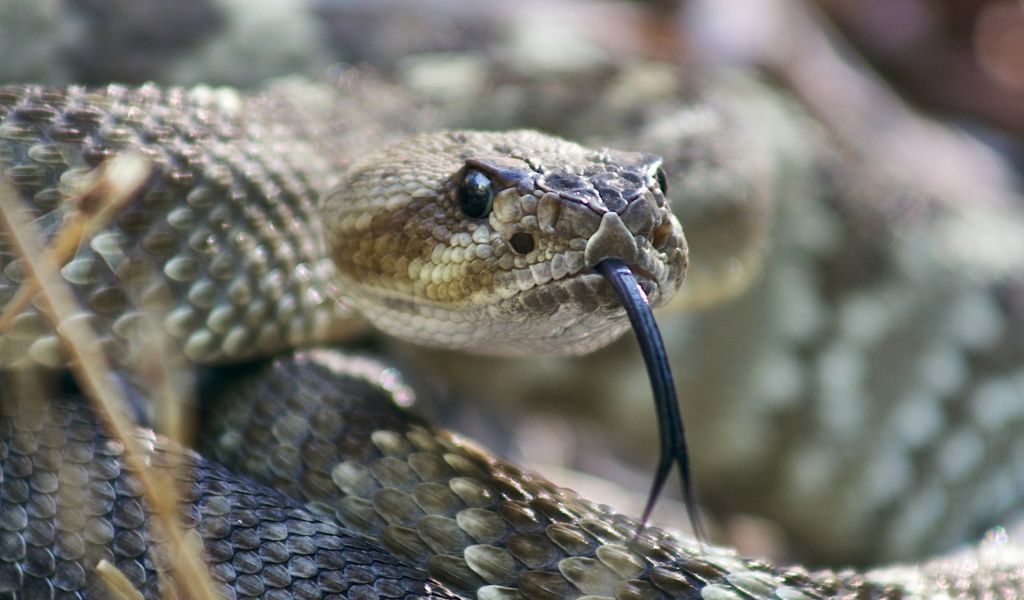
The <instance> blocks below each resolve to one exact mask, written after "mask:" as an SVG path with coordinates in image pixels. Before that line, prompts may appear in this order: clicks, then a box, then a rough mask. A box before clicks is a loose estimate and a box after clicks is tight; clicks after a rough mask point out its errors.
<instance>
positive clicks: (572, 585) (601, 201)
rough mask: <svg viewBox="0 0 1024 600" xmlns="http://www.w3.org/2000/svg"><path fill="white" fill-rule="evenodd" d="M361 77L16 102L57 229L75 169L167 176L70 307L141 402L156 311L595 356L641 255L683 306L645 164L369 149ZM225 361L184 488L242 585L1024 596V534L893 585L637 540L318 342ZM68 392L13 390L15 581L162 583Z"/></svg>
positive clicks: (377, 373) (11, 280)
mask: <svg viewBox="0 0 1024 600" xmlns="http://www.w3.org/2000/svg"><path fill="white" fill-rule="evenodd" d="M358 85H359V84H358V83H353V82H351V81H347V80H346V81H343V82H342V83H339V84H337V85H336V86H334V87H320V86H307V85H299V86H298V88H287V87H284V88H281V89H277V90H271V91H268V92H267V93H266V94H263V95H261V96H258V97H252V98H245V97H241V96H239V95H237V94H235V93H233V92H223V91H211V90H193V91H183V90H166V91H165V90H160V89H158V88H155V87H144V88H140V89H126V88H118V87H112V88H108V89H106V90H103V91H97V92H90V91H85V90H81V89H77V88H70V89H61V90H46V89H40V88H32V87H23V86H16V87H11V88H6V89H4V90H2V91H0V107H2V108H0V110H2V111H3V117H2V121H0V163H2V164H3V165H4V168H5V176H6V179H7V180H8V181H9V182H10V183H12V184H13V185H14V187H15V188H16V189H17V190H18V191H19V193H20V195H21V197H22V198H23V199H24V200H25V201H26V203H27V206H28V209H29V211H30V212H31V213H32V216H33V219H34V224H35V225H36V226H37V227H38V228H39V229H40V231H42V232H43V234H44V235H53V233H54V232H55V231H56V230H57V229H58V227H59V226H60V224H61V222H62V221H63V220H64V219H65V218H66V214H67V213H68V212H69V211H71V210H73V208H74V207H73V206H70V205H69V204H68V202H67V198H69V197H70V196H71V195H72V191H73V190H75V189H77V186H76V178H81V177H85V176H86V173H87V172H89V171H90V170H91V169H92V168H93V167H96V166H98V165H99V164H100V163H101V162H102V161H103V159H104V158H106V157H109V156H110V155H112V154H114V153H116V152H118V151H121V150H123V149H134V150H136V151H139V152H141V153H142V154H143V155H144V156H145V157H147V158H148V159H149V160H150V161H151V162H152V163H153V164H154V165H155V167H156V169H155V172H154V173H153V175H152V176H151V177H150V179H149V180H148V181H147V184H146V186H145V188H144V190H143V191H142V192H140V194H139V196H138V197H137V198H136V199H134V200H132V202H131V203H130V204H129V205H128V206H127V207H126V208H125V209H123V210H122V211H120V212H119V213H118V214H117V215H115V217H114V218H113V221H112V223H111V225H110V226H108V227H107V228H106V229H105V230H103V231H102V232H101V233H100V234H98V235H96V236H94V237H93V238H92V239H91V240H90V241H89V242H88V244H87V246H83V247H82V248H81V249H80V250H79V252H78V254H76V256H75V257H74V258H72V259H71V260H70V261H68V262H67V263H66V265H65V266H64V267H63V268H62V269H61V274H62V276H63V278H64V279H65V280H66V281H68V282H69V283H70V284H71V285H72V287H73V289H74V290H75V293H76V296H77V297H78V299H79V302H80V303H81V305H82V306H83V307H85V313H84V315H85V316H84V317H82V316H76V317H75V318H85V319H87V320H88V321H89V322H90V324H91V325H92V326H93V327H94V328H95V330H96V331H97V332H99V335H100V338H101V348H102V349H103V350H104V352H105V354H107V355H108V356H110V357H112V358H113V359H114V362H115V364H117V365H118V367H119V368H122V369H124V370H125V372H127V373H130V374H131V375H130V378H129V381H128V384H127V387H129V388H130V389H133V390H135V393H136V394H140V393H141V391H142V390H146V389H147V388H148V386H149V382H147V379H146V370H145V359H146V356H145V353H143V352H140V350H139V349H140V348H142V347H143V345H144V344H143V342H144V341H145V338H146V336H147V335H150V333H147V332H149V331H150V330H148V329H147V326H148V325H147V324H148V323H149V321H148V320H149V319H150V318H151V316H150V315H153V314H155V315H157V317H156V321H157V323H158V327H159V328H160V329H161V330H162V331H165V332H166V333H167V334H169V336H170V337H171V338H172V339H174V340H175V341H176V342H177V346H178V347H180V350H181V353H182V354H183V355H184V357H185V358H186V359H187V360H188V361H190V362H194V363H197V364H215V363H222V362H235V361H239V360H242V359H248V358H253V357H258V356H267V355H269V354H272V353H278V352H281V351H283V350H285V349H287V348H291V347H294V346H296V345H303V344H304V345H310V344H314V343H317V342H321V341H323V340H326V339H331V338H332V337H334V336H335V335H337V334H338V333H339V332H340V331H341V330H342V329H344V328H345V323H346V319H345V317H346V316H347V315H346V314H345V312H346V310H347V308H346V307H348V306H349V305H350V303H354V304H356V305H358V306H361V310H362V312H363V314H364V315H365V316H366V317H368V318H369V319H370V320H371V321H374V322H375V323H376V324H377V325H378V326H379V327H381V328H382V329H384V330H386V331H389V332H392V333H395V334H397V335H399V336H402V337H405V338H408V339H412V340H414V341H418V342H421V343H427V344H434V345H442V346H455V347H483V348H484V349H486V350H489V351H491V352H498V353H513V354H514V353H522V352H533V351H537V350H543V351H549V352H550V351H558V352H585V351H588V350H590V349H593V348H596V347H598V346H600V345H603V344H604V343H606V342H607V341H609V340H610V339H612V338H614V337H615V336H617V335H618V334H619V333H621V332H622V330H623V329H625V327H626V324H625V321H624V319H623V318H622V316H621V314H620V309H619V308H618V303H617V300H616V298H615V296H614V295H613V294H612V293H611V290H610V289H609V287H608V286H607V284H606V283H604V281H603V280H602V279H600V278H599V277H598V276H596V275H593V274H592V273H591V271H590V270H591V268H592V267H593V266H594V265H595V264H597V263H598V262H599V261H600V260H601V259H602V258H605V257H607V256H621V257H625V258H627V259H628V261H629V262H630V263H631V264H632V265H633V266H634V268H635V269H636V271H637V272H638V273H639V275H640V281H641V285H642V286H643V288H644V291H645V292H646V293H647V295H648V297H649V298H650V299H651V302H652V303H653V304H658V303H661V302H663V301H665V300H667V299H668V298H669V297H671V295H672V293H674V290H675V287H676V286H677V285H678V283H679V280H680V279H681V277H682V273H683V270H684V268H685V260H686V255H685V242H683V238H682V235H681V233H680V230H679V227H678V223H677V222H676V221H675V219H674V217H672V216H671V213H670V212H669V211H668V209H667V206H666V205H665V202H664V196H663V189H662V186H659V182H658V177H657V167H658V160H657V159H656V157H652V156H650V155H644V154H632V153H619V152H612V151H593V150H587V149H585V148H582V147H580V146H577V145H575V144H571V143H568V142H564V141H562V140H558V139H554V138H550V137H547V136H542V135H540V134H536V133H532V132H511V133H504V134H485V133H477V132H455V133H441V134H427V135H423V136H419V137H414V138H412V139H411V140H410V141H407V142H401V143H400V144H399V145H396V146H386V147H387V148H388V149H386V150H384V151H382V152H380V153H379V154H366V155H363V154H361V153H362V152H363V151H364V149H365V148H367V147H369V146H377V145H379V144H381V143H382V142H383V141H387V140H382V136H380V135H377V134H379V132H374V131H373V130H372V127H361V126H360V125H361V124H360V123H359V122H358V121H359V119H358V118H355V119H354V118H353V114H352V113H351V112H346V111H345V109H344V108H343V107H339V106H338V105H337V104H336V103H335V100H336V99H338V98H339V95H338V92H339V90H341V91H342V94H341V96H340V98H341V100H338V101H339V102H342V103H343V98H344V93H346V92H348V93H352V92H353V86H358ZM381 110H386V109H381ZM339 115H344V116H345V120H344V121H343V120H341V119H339V118H336V117H338V116H339ZM378 116H379V115H378ZM332 117H334V118H332ZM410 120H414V119H410ZM368 121H369V120H368ZM309 123H330V124H335V125H325V126H323V128H320V129H314V128H311V126H310V125H309ZM341 123H346V124H351V127H348V128H346V129H345V130H341V127H340V126H338V125H336V124H341ZM401 129H402V128H401V127H394V128H389V133H388V135H389V136H390V135H395V134H396V133H401ZM384 137H386V136H384ZM356 156H358V157H359V158H354V157H356ZM473 173H475V174H482V175H483V177H484V179H485V180H486V182H487V183H486V184H480V185H487V186H492V187H491V189H490V190H489V191H488V193H486V194H485V196H486V198H487V202H486V204H487V210H486V211H480V212H479V213H478V212H477V211H478V209H479V207H478V206H476V205H474V204H473V203H472V202H469V203H467V202H465V201H464V195H465V194H466V193H467V192H465V187H464V186H465V185H466V182H467V181H469V182H470V184H473V183H474V181H475V180H474V179H473V178H474V177H476V175H472V174H473ZM342 174H344V177H342ZM470 195H472V194H470ZM321 198H322V200H321ZM484 219H486V221H485V220H484ZM4 251H5V252H9V250H8V249H7V248H5V249H4ZM3 261H4V267H5V268H4V269H3V273H4V277H5V279H4V284H5V286H6V289H7V290H8V293H12V292H13V289H14V288H15V287H16V286H17V285H18V284H19V283H20V282H21V279H22V277H23V269H22V268H21V263H19V259H18V258H16V257H14V256H11V255H10V254H6V255H5V256H4V258H3ZM133 282H140V283H141V285H132V283H133ZM2 342H3V347H2V348H0V352H2V361H3V364H4V365H5V366H8V367H10V370H9V371H8V375H7V377H8V378H9V379H11V380H17V379H19V378H20V377H21V375H22V374H23V373H25V372H29V371H32V372H37V371H39V370H40V369H45V368H53V367H59V366H61V365H62V364H63V363H64V361H65V360H66V359H65V358H64V357H63V356H62V354H61V350H60V344H59V341H58V338H57V337H56V336H55V335H54V334H53V333H52V331H51V328H50V327H49V326H48V325H46V323H45V321H44V320H43V318H42V316H41V315H40V314H39V313H38V312H37V311H36V310H35V309H32V308H30V309H27V310H26V311H24V312H23V313H22V314H20V315H18V316H17V317H16V318H15V320H14V322H12V324H11V326H10V328H9V329H8V330H7V332H6V333H5V334H4V336H3V338H2ZM231 374H232V375H233V378H234V379H236V380H237V381H236V384H235V385H232V386H226V389H225V390H224V391H222V392H213V393H211V396H217V397H220V400H219V401H218V402H217V403H216V405H217V406H218V407H219V408H216V409H215V410H216V412H217V414H219V415H221V416H220V417H219V418H217V419H214V420H213V421H212V422H213V423H214V424H213V425H211V426H209V427H206V428H204V429H205V431H204V433H203V436H204V439H205V441H203V442H202V445H204V446H206V447H207V448H208V449H209V451H210V452H211V453H213V455H214V456H216V458H218V459H219V460H223V461H224V462H226V463H227V464H229V465H230V466H231V468H232V469H234V470H236V471H237V473H240V474H233V473H228V472H226V471H225V470H224V469H223V468H221V467H219V466H217V465H214V464H212V463H210V462H207V460H206V459H204V458H200V457H198V456H196V455H191V454H188V455H187V458H186V460H187V462H188V464H190V465H192V468H191V469H186V470H185V471H183V472H179V474H178V477H179V478H181V479H183V480H184V483H185V484H186V486H185V487H186V490H185V492H184V494H183V498H182V503H183V504H182V513H183V514H184V523H185V525H186V526H187V527H191V528H194V530H195V531H196V532H198V534H199V535H200V537H201V538H202V540H203V543H204V546H203V547H204V552H203V556H204V559H205V560H206V561H207V562H208V563H209V564H210V572H211V575H212V577H213V579H214V581H216V582H218V583H219V584H221V586H222V587H221V589H222V591H223V592H224V593H225V594H227V595H229V596H235V597H248V596H268V597H318V596H321V595H323V596H332V595H336V596H338V597H350V598H357V597H358V598H365V597H424V596H437V597H448V596H449V595H451V594H463V595H470V596H472V595H473V594H474V593H475V594H476V596H477V597H479V598H514V597H523V598H562V597H580V596H587V597H615V598H665V597H696V596H697V595H700V596H701V597H704V598H742V597H757V598H761V597H781V598H803V597H808V598H815V597H831V596H839V595H853V596H860V597H876V596H891V597H898V596H903V595H922V596H923V595H930V594H933V593H949V594H950V595H956V594H960V593H984V592H985V591H1012V590H1017V592H1018V593H1019V592H1020V590H1021V581H1020V579H1019V565H1020V564H1021V562H1020V561H1019V560H1017V559H1019V557H1016V558H1015V557H1013V556H1010V549H1009V548H1001V550H1005V552H1000V553H995V554H992V553H986V552H985V551H984V550H981V551H979V552H978V553H976V554H973V555H971V556H970V557H968V558H967V559H964V560H961V561H956V562H943V561H938V562H935V563H928V564H925V565H922V566H918V567H914V568H909V569H906V570H903V571H897V572H892V573H875V574H869V575H859V574H834V573H814V574H810V573H807V572H806V571H804V570H801V569H777V568H774V567H771V566H769V565H765V564H762V563H759V562H757V561H751V560H745V559H740V558H737V557H736V556H735V555H733V554H732V553H731V552H729V551H727V550H724V549H717V548H710V547H698V546H697V545H695V544H692V543H688V542H685V541H681V540H679V539H677V538H675V537H673V536H671V535H669V534H667V533H664V532H662V531H660V530H657V529H655V528H648V529H645V530H644V531H642V532H641V533H640V534H639V535H637V536H636V537H634V535H635V532H636V531H637V527H638V523H637V522H636V521H635V520H633V519H629V518H626V517H623V516H621V515H617V514H615V513H614V512H613V511H612V510H611V509H609V508H607V507H604V506H601V505H597V504H595V503H592V502H589V501H586V500H582V499H580V498H578V497H576V496H575V495H574V494H573V493H572V492H570V491H568V490H564V489H561V488H558V487H556V486H553V485H552V484H550V483H548V482H546V481H544V480H542V479H540V478H539V477H537V476H535V475H532V474H528V473H523V472H522V471H520V470H519V469H517V468H516V467H514V466H512V465H510V464H507V463H505V462H504V461H501V460H499V459H496V458H494V457H491V456H489V455H487V454H486V453H484V452H482V451H480V450H479V449H477V448H475V447H474V446H472V445H471V444H469V443H467V442H465V441H463V440H461V439H460V438H458V437H457V436H453V435H451V434H448V433H446V432H444V431H440V430H437V429H434V428H432V427H431V426H429V425H427V424H424V423H421V422H418V421H416V420H414V419H411V418H410V417H408V416H406V415H405V414H404V413H402V412H401V411H399V410H398V409H396V408H394V406H393V405H392V404H390V403H388V396H389V395H392V396H394V395H396V394H398V393H399V392H400V391H401V389H402V388H401V386H400V385H398V384H397V383H396V382H395V381H394V380H393V376H392V375H390V374H389V372H388V371H387V370H386V369H383V368H382V367H380V366H379V365H376V363H372V362H367V361H365V360H362V361H361V360H358V359H352V358H350V357H346V356H343V355H339V354H336V353H332V352H328V351H312V352H304V353H299V354H295V355H292V356H290V357H288V358H282V359H280V360H278V361H277V362H274V363H272V364H268V365H262V366H258V367H255V368H253V369H252V370H250V371H244V372H232V373H231ZM12 385H13V383H12ZM56 387H57V385H56V383H55V381H54V379H53V378H49V377H47V378H44V379H43V383H42V384H40V385H39V386H38V387H35V388H33V387H19V388H18V390H19V391H18V392H17V393H16V394H12V396H13V397H12V398H11V399H12V400H15V401H14V402H5V403H4V413H3V416H2V420H0V435H2V437H0V440H2V443H0V449H2V451H3V454H2V455H0V460H2V463H0V465H2V472H3V480H2V482H0V483H2V485H3V489H2V496H0V503H2V504H0V593H11V592H13V593H14V595H15V596H20V595H23V596H24V597H52V596H63V595H76V594H79V595H84V596H95V597H102V596H104V595H105V588H103V587H102V585H103V584H102V583H101V582H99V581H98V580H97V578H96V576H95V575H94V574H93V571H92V569H93V566H94V565H95V564H96V563H97V562H98V561H99V560H100V559H101V558H106V559H107V560H108V561H109V562H111V563H113V564H114V565H115V566H117V567H118V568H119V569H120V570H121V572H122V573H124V574H125V576H126V577H127V578H128V579H129V581H130V582H131V583H132V584H133V585H134V586H135V587H136V588H137V589H139V590H140V591H142V593H143V594H144V595H145V596H147V597H156V596H158V595H159V593H160V583H159V582H158V577H157V571H159V570H161V569H164V568H166V565H167V562H166V561H167V557H166V556H164V555H162V554H161V552H160V550H159V547H160V542H159V541H158V539H159V536H158V535H156V534H155V533H154V531H153V528H152V526H151V525H152V523H151V522H150V521H149V520H147V518H146V513H147V509H146V508H145V505H144V503H143V502H142V501H141V500H140V498H139V491H138V484H137V481H136V480H135V479H134V477H133V476H131V475H130V473H129V472H128V471H127V469H126V468H125V467H124V466H123V464H122V463H121V462H120V460H119V457H120V455H121V452H122V447H121V445H120V444H119V443H117V442H113V441H111V440H110V438H109V437H108V436H107V435H106V434H104V433H103V432H102V430H101V429H100V428H99V426H98V425H97V424H96V421H95V418H94V417H93V416H92V414H91V412H90V411H89V410H88V409H86V408H84V407H83V406H82V405H81V404H80V403H79V402H77V401H76V400H75V399H73V398H71V397H70V396H73V394H69V393H68V392H66V391H61V390H58V389H56ZM44 399H47V400H51V401H50V402H44V401H43V400H44ZM142 435H143V436H145V435H146V434H142ZM148 439H149V452H150V454H149V456H150V460H151V462H152V463H153V464H154V465H155V466H156V467H157V468H158V469H159V468H160V467H161V465H163V464H165V463H168V462H174V461H173V460H171V459H169V458H168V457H172V456H176V455H177V454H178V453H179V452H180V450H176V449H174V448H173V447H171V446H168V445H167V444H166V443H165V442H163V441H162V440H160V439H158V438H148ZM268 456H269V460H268V459H267V457H268ZM246 477H247V478H251V479H253V480H255V481H258V482H261V484H262V485H271V484H272V485H273V486H274V488H273V489H272V488H269V487H261V484H254V483H251V482H250V481H249V480H248V479H245V478H246ZM338 522H340V523H341V524H343V525H344V526H345V527H346V528H348V529H347V530H346V529H343V528H341V527H339V525H338V524H337V523H338Z"/></svg>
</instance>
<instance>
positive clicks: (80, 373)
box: [0, 154, 219, 600]
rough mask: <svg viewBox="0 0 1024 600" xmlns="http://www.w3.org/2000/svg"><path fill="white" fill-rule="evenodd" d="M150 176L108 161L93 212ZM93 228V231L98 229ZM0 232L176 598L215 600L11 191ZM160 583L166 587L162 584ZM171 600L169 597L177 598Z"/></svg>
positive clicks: (4, 198)
mask: <svg viewBox="0 0 1024 600" xmlns="http://www.w3.org/2000/svg"><path fill="white" fill-rule="evenodd" d="M149 170H150V169H149V165H148V163H146V162H145V161H144V159H142V158H140V157H137V156H134V155H125V154H122V155H119V156H116V157H114V158H113V159H111V161H110V163H109V166H108V167H107V169H106V171H105V178H106V179H107V180H108V181H107V183H106V184H104V183H100V184H99V186H98V189H99V190H100V191H101V192H102V193H103V197H95V199H96V200H98V201H99V202H100V203H101V204H102V206H101V207H90V212H93V213H96V214H99V213H103V214H106V215H110V214H111V213H112V209H111V208H110V207H113V206H119V205H121V204H123V203H124V202H125V201H126V200H127V198H130V197H131V196H132V195H133V194H134V193H135V192H136V191H137V189H138V187H139V186H140V185H141V184H142V182H144V181H145V178H146V176H147V175H148V173H149ZM114 177H116V178H117V180H116V181H115V180H113V178H114ZM86 197H88V196H86ZM103 207H106V208H103ZM90 221H91V222H92V224H93V226H94V227H95V226H97V223H99V221H95V220H90ZM0 226H2V227H3V230H4V231H5V232H6V234H7V236H8V239H9V240H10V243H11V244H12V247H13V250H14V251H15V252H16V253H17V254H18V255H19V256H20V257H21V258H22V259H23V260H24V261H25V267H26V271H27V275H28V277H29V278H31V279H35V280H36V281H37V282H38V283H37V287H38V296H37V297H38V299H39V303H38V304H39V308H40V310H41V311H42V312H43V313H44V315H45V316H46V317H47V318H48V319H49V320H50V322H51V323H52V324H53V326H54V329H55V330H56V333H57V335H58V336H60V338H61V341H62V342H63V344H64V347H65V349H66V350H67V352H68V356H69V366H70V368H71V370H72V372H73V373H74V375H75V379H76V380H77V381H78V383H79V385H80V386H81V388H82V391H83V393H84V395H85V396H86V397H87V398H88V399H89V400H90V402H92V404H93V407H94V408H95V410H96V412H97V415H98V417H99V419H100V421H101V422H102V423H103V425H104V426H105V428H106V430H107V431H108V432H109V434H110V435H111V437H112V438H114V439H116V440H119V441H120V442H121V443H123V444H124V453H123V455H122V458H123V460H124V462H125V465H126V466H127V467H128V468H129V469H130V470H131V471H132V472H133V473H134V475H135V476H136V477H137V478H138V479H139V482H140V484H141V487H142V494H143V498H144V499H145V501H146V503H147V504H148V505H149V507H150V509H151V510H152V512H153V514H154V516H155V517H156V520H157V521H158V522H159V524H160V529H161V531H162V533H163V536H164V542H165V543H166V544H167V547H168V550H169V555H170V556H171V557H172V561H173V564H174V566H175V570H176V572H177V573H176V574H177V576H176V577H174V579H173V581H174V584H175V585H176V586H177V587H178V588H179V589H180V591H181V594H177V595H178V596H184V597H187V598H196V599H201V600H213V599H215V598H219V595H218V594H217V593H216V591H215V588H214V585H213V582H212V580H211V579H210V575H209V572H208V571H207V569H206V566H205V564H204V563H203V562H202V560H201V558H200V557H201V555H202V549H201V548H199V547H197V546H196V544H194V543H192V542H193V541H194V539H187V538H186V536H185V535H184V531H183V529H182V527H181V525H180V523H179V522H178V519H177V512H176V510H175V509H176V494H173V493H171V494H168V493H166V492H167V489H168V488H171V489H173V487H174V486H173V485H170V486H168V485H161V484H160V482H158V477H157V474H156V473H155V472H154V471H153V470H151V469H149V467H148V465H147V462H146V460H145V459H144V458H143V454H142V452H141V450H140V448H139V447H138V444H137V442H136V440H135V439H134V437H133V436H132V433H131V432H132V431H133V425H132V423H131V422H130V421H129V420H128V419H127V417H126V414H127V413H126V411H125V406H126V404H125V400H124V398H123V397H122V395H121V392H120V390H119V389H118V388H117V386H115V385H114V383H113V380H112V379H111V378H109V377H107V374H108V373H109V372H110V365H109V363H108V361H107V357H106V356H105V355H104V354H103V352H102V351H100V350H98V347H99V346H98V343H97V339H96V336H95V333H94V332H93V331H92V329H91V327H90V326H89V325H88V323H87V321H86V320H84V319H73V318H71V317H72V316H74V315H75V314H76V313H78V312H80V311H79V309H78V306H77V303H76V302H75V300H74V298H73V296H72V294H71V291H70V289H69V288H68V287H67V284H66V283H65V282H64V281H63V280H61V279H60V278H59V277H57V276H56V275H57V272H58V269H59V263H57V264H54V261H55V258H54V257H55V253H56V252H59V251H60V250H59V249H56V250H54V251H53V252H49V253H44V252H43V251H42V243H41V240H40V239H39V238H40V236H39V235H38V234H37V233H36V231H35V230H34V228H33V227H32V225H31V221H30V220H29V218H28V216H27V215H26V212H25V209H24V208H23V206H22V204H21V202H20V200H19V198H18V195H17V193H16V192H15V191H14V190H13V189H11V188H10V187H9V186H2V187H0ZM83 229H84V224H83ZM67 235H68V236H71V235H72V234H67ZM162 579H163V580H164V581H167V579H166V578H163V577H162ZM168 592H169V590H168ZM170 595H171V596H172V597H173V596H174V595H175V594H170Z"/></svg>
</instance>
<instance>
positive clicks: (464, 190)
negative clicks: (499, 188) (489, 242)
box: [458, 169, 494, 219]
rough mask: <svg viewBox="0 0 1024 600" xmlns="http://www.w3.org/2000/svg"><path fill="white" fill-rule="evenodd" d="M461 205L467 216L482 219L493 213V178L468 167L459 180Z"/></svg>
mask: <svg viewBox="0 0 1024 600" xmlns="http://www.w3.org/2000/svg"><path fill="white" fill-rule="evenodd" d="M458 195H459V207H460V208H461V209H462V212H463V213H465V215H466V216H467V217H472V218H474V219H482V218H484V217H486V216H487V215H489V214H491V204H492V203H493V201H494V188H493V186H492V185H491V178H490V177H488V176H487V175H484V174H483V173H481V172H480V171H477V170H476V169H468V170H466V173H465V174H464V175H463V176H462V181H460V182H459V194H458Z"/></svg>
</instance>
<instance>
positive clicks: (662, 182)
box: [654, 167, 668, 196]
mask: <svg viewBox="0 0 1024 600" xmlns="http://www.w3.org/2000/svg"><path fill="white" fill-rule="evenodd" d="M654 178H655V179H657V180H658V187H660V188H661V193H662V194H665V195H666V196H667V195H668V177H666V176H665V169H662V168H661V167H658V170H657V171H656V172H655V173H654Z"/></svg>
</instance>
